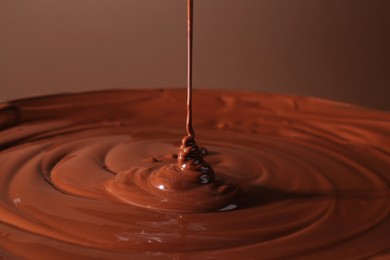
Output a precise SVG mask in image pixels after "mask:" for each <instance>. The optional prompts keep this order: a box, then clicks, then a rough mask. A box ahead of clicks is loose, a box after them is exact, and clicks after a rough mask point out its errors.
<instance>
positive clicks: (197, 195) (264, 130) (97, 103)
mask: <svg viewBox="0 0 390 260" xmlns="http://www.w3.org/2000/svg"><path fill="white" fill-rule="evenodd" d="M185 97H186V93H185V91H184V90H149V91H146V90H142V91H141V90H140V91H105V92H92V93H81V94H70V95H57V96H50V97H40V98H32V99H25V100H17V101H13V102H9V103H8V104H3V105H1V106H0V129H2V130H1V132H0V149H1V151H0V170H1V172H0V191H1V192H0V216H1V222H0V248H1V249H0V257H4V258H18V257H19V258H28V259H70V258H72V259H90V258H102V259H128V258H129V257H130V258H131V257H133V258H135V257H138V258H142V259H149V258H161V257H169V258H176V259H187V258H188V259H202V258H203V259H204V258H210V257H211V258H212V257H220V258H224V259H225V258H227V259H234V258H235V259H237V258H238V257H240V258H256V259H283V258H285V259H291V258H302V257H304V258H305V259H365V258H374V257H376V258H374V259H386V258H388V257H389V253H390V242H389V241H390V232H389V230H390V215H389V210H390V190H389V184H390V137H389V133H390V115H389V113H385V112H381V111H375V110H369V109H365V108H360V107H355V106H351V105H347V104H342V103H336V102H331V101H326V100H321V99H316V98H308V97H293V96H283V95H273V94H260V93H252V92H233V91H231V92H228V91H225V92H221V91H211V90H202V91H194V99H196V102H195V103H194V112H195V114H194V115H195V117H194V126H195V127H196V129H197V137H198V140H199V145H200V146H201V147H207V149H208V153H205V154H204V159H205V160H206V161H207V162H209V163H210V164H211V165H212V166H213V169H214V174H215V179H216V180H215V182H212V183H210V184H207V185H203V186H197V185H195V186H191V185H189V186H188V183H190V182H188V181H185V182H181V183H170V182H168V183H167V185H166V186H167V187H168V188H166V189H165V188H162V189H159V188H158V185H157V186H156V184H159V183H164V180H161V179H158V178H152V177H153V176H155V173H156V172H158V171H160V172H161V171H164V169H165V168H169V167H173V166H175V165H176V166H177V165H178V164H177V156H178V151H179V147H180V142H178V140H180V138H181V137H182V136H183V131H182V129H183V125H184V123H185V122H184V119H185V111H184V110H183V109H182V108H183V107H184V106H185ZM168 172H172V171H168ZM183 178H184V177H183ZM219 180H220V181H219ZM168 184H169V185H171V186H169V185H168ZM181 184H183V185H184V186H180V185H181ZM218 185H220V186H218ZM156 187H157V188H156ZM169 187H175V189H174V192H172V190H170V188H169ZM180 187H182V188H180ZM199 187H200V188H199ZM206 187H210V189H208V188H206ZM213 188H215V189H213ZM213 194H214V195H215V194H217V196H213ZM214 198H216V199H215V200H214ZM167 200H169V203H165V202H166V201H167ZM134 201H138V203H139V204H138V205H135V203H134ZM148 205H149V206H148ZM222 207H226V208H222Z"/></svg>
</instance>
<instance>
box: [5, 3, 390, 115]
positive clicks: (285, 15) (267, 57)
mask: <svg viewBox="0 0 390 260" xmlns="http://www.w3.org/2000/svg"><path fill="white" fill-rule="evenodd" d="M195 8H196V10H195V19H196V22H195V26H196V29H195V64H194V66H195V67H194V69H195V71H194V73H195V76H194V84H195V88H208V87H218V88H235V89H256V90H259V91H267V92H279V93H293V94H300V95H310V96H318V97H324V98H331V99H336V100H342V101H347V102H351V103H356V104H361V105H366V106H370V107H376V108H381V109H387V110H390V51H389V50H390V47H389V46H390V26H389V25H390V1H388V0H382V1H381V0H366V1H364V0H195ZM185 66H186V0H29V1H28V0H0V100H8V99H14V98H20V97H27V96H31V95H41V94H49V93H61V92H74V91H81V90H90V89H103V88H156V87H158V88H160V87H184V85H185V81H186V79H185V78H186V75H185V71H186V70H185Z"/></svg>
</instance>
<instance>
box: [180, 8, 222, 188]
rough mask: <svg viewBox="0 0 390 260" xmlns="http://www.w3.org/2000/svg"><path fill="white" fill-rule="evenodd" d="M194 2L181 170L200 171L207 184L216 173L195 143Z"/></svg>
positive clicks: (189, 29) (189, 21) (190, 11)
mask: <svg viewBox="0 0 390 260" xmlns="http://www.w3.org/2000/svg"><path fill="white" fill-rule="evenodd" d="M193 13H194V3H193V0H187V25H188V26H187V37H188V38H187V43H188V46H187V120H186V130H187V136H186V137H184V138H183V140H182V144H181V147H180V152H179V155H178V158H177V160H178V163H179V167H180V169H181V170H183V171H185V170H191V171H198V172H200V173H201V175H200V176H199V181H200V183H201V184H207V183H210V182H213V181H214V178H215V176H214V171H213V169H212V167H211V166H210V164H208V163H207V162H206V161H205V160H204V159H203V156H204V155H207V150H206V148H202V149H200V148H199V146H198V145H197V144H196V141H195V131H194V129H193V126H192V51H193V47H192V46H193V27H194V23H193Z"/></svg>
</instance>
